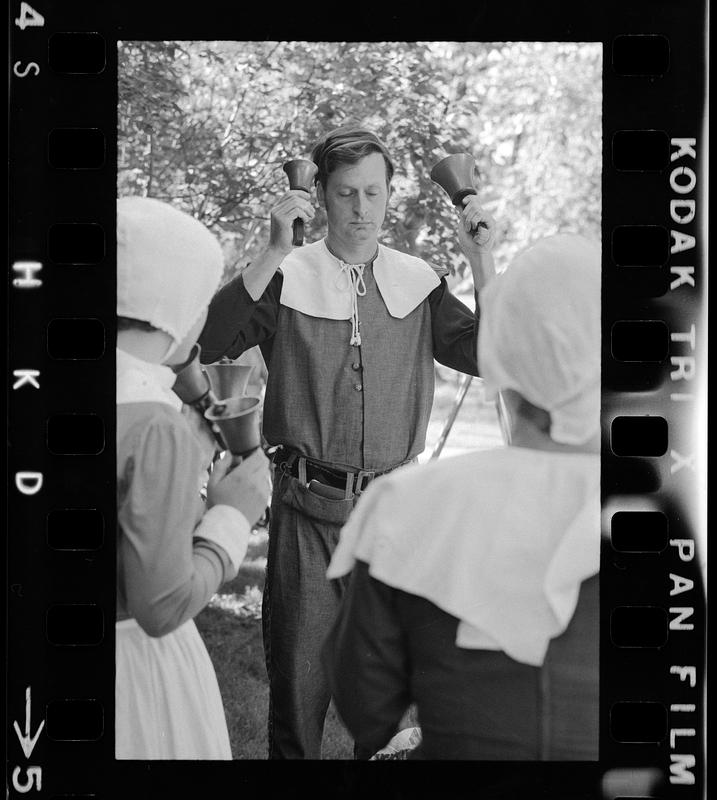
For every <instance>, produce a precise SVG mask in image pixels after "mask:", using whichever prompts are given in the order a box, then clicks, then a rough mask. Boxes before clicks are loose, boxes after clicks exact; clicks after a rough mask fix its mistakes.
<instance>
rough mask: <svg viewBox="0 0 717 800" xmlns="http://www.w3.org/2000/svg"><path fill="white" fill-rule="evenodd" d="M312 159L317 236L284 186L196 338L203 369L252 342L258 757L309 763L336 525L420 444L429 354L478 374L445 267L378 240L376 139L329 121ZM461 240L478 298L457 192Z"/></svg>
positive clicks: (387, 170)
mask: <svg viewBox="0 0 717 800" xmlns="http://www.w3.org/2000/svg"><path fill="white" fill-rule="evenodd" d="M312 159H313V161H314V162H315V163H316V164H317V166H318V172H317V174H316V179H315V180H316V187H317V196H318V201H319V203H320V204H321V206H322V207H323V208H325V210H326V215H327V220H328V226H327V227H328V230H327V235H326V237H325V238H323V239H321V240H319V241H317V242H314V243H312V244H308V245H304V246H301V247H296V248H293V247H292V223H293V221H294V220H295V219H296V218H301V219H302V220H304V222H310V221H311V219H312V218H313V216H314V210H313V207H312V204H311V202H310V195H309V194H308V193H307V192H305V191H303V190H300V189H294V190H290V191H288V192H287V193H286V194H285V195H284V196H283V197H282V198H281V199H280V200H279V201H278V202H277V203H276V205H275V206H274V208H273V209H272V212H271V230H270V235H269V243H268V245H267V247H266V249H265V250H264V251H263V252H262V253H260V255H259V256H258V257H257V259H256V260H255V261H254V262H253V263H252V264H251V265H249V266H248V267H247V268H246V269H245V270H244V271H243V272H242V273H241V274H240V275H238V276H237V277H236V278H234V279H233V280H231V281H230V282H229V283H227V284H226V285H225V286H224V287H222V289H221V290H220V291H219V292H218V293H217V294H216V295H215V297H214V299H213V300H212V302H211V305H210V308H209V315H208V319H207V323H206V325H205V327H204V330H203V332H202V334H201V336H200V338H199V343H200V344H201V346H202V360H203V361H205V362H206V363H211V362H213V361H216V360H218V359H219V358H221V357H222V356H228V357H230V358H236V357H237V356H238V355H239V354H240V353H242V352H244V351H245V350H246V349H248V348H249V347H252V346H253V345H257V344H258V345H259V346H260V348H261V350H262V353H263V355H264V360H265V362H266V364H267V368H268V381H267V386H266V395H265V405H264V417H263V435H264V437H265V439H266V440H267V442H268V443H269V444H270V445H272V446H276V447H277V450H276V452H275V454H274V465H275V472H274V488H273V497H272V504H271V525H270V531H269V551H268V558H267V572H266V583H265V589H264V598H263V633H264V648H265V655H266V665H267V671H268V675H269V684H270V707H269V757H270V758H312V759H318V758H320V757H321V739H322V734H323V727H324V719H325V716H326V711H327V709H328V706H329V702H330V699H331V695H330V691H329V688H328V684H327V681H326V678H325V676H324V674H323V671H322V667H321V663H320V650H321V645H322V643H323V640H324V638H325V636H326V633H327V631H328V629H329V627H330V625H331V623H332V622H333V619H334V617H335V614H336V611H337V609H338V606H339V602H340V600H341V597H342V596H343V593H344V591H345V588H346V585H347V584H346V581H345V580H339V581H328V580H327V579H326V569H327V567H328V564H329V561H330V559H331V555H332V553H333V551H334V549H335V547H336V544H337V542H338V538H339V532H340V529H341V527H342V525H343V524H344V523H345V522H346V520H347V519H348V516H349V514H350V512H351V510H352V508H353V506H354V504H355V502H356V501H357V499H358V497H359V496H360V494H361V492H362V491H363V489H365V487H366V486H367V485H368V483H369V482H370V481H371V480H373V479H374V478H375V477H376V476H378V475H381V474H384V473H387V472H390V471H391V470H393V469H395V468H396V467H399V466H401V465H403V464H407V463H410V462H411V461H415V460H416V458H417V456H418V455H419V453H421V452H422V451H423V450H424V448H425V437H426V429H427V426H428V421H429V417H430V412H431V406H432V402H433V393H434V359H436V360H437V361H439V362H440V363H442V364H444V365H446V366H448V367H452V368H454V369H456V370H459V371H461V372H465V373H469V374H472V375H477V374H478V370H477V364H476V340H477V332H478V318H477V312H476V313H473V312H472V311H471V310H470V309H469V308H467V307H466V306H465V305H464V304H463V303H461V302H460V301H459V300H458V299H457V298H455V297H454V296H453V295H452V294H451V293H450V291H449V290H448V287H447V284H446V281H445V277H444V275H445V271H444V270H441V269H440V268H437V267H434V266H432V265H430V264H428V263H427V262H425V261H423V260H422V259H420V258H416V257H414V256H411V255H408V254H406V253H402V252H399V251H397V250H394V249H391V248H388V247H386V246H384V245H382V244H380V243H379V242H378V235H379V231H380V229H381V226H382V224H383V221H384V217H385V215H386V209H387V205H388V200H389V196H390V191H391V177H392V175H393V164H392V162H391V158H390V155H389V153H388V151H387V150H386V147H385V146H384V145H383V143H382V142H381V141H380V140H379V139H378V138H377V137H376V136H375V135H374V134H373V133H371V132H369V131H366V130H362V129H357V128H340V129H338V130H335V131H331V132H330V133H328V134H327V135H325V136H324V137H323V138H322V139H321V141H320V142H319V143H318V144H317V145H316V147H315V148H314V150H313V152H312ZM479 222H482V223H483V225H482V226H480V227H479V226H478V223H479ZM476 231H477V232H476ZM458 235H459V241H460V244H461V246H462V249H463V251H464V253H465V254H466V257H467V258H468V261H469V263H470V265H471V269H472V273H473V280H474V284H475V289H476V292H478V291H479V290H480V288H481V287H482V286H483V284H484V283H485V282H486V276H488V275H490V274H491V273H492V272H493V270H494V267H493V261H492V255H491V249H492V245H493V224H492V220H491V219H490V217H489V216H488V215H487V214H486V213H485V212H483V211H482V209H481V208H480V204H479V202H478V198H477V196H471V197H469V198H467V199H466V200H465V207H464V208H463V210H462V211H461V216H460V221H459V225H458ZM477 308H478V303H477V302H476V309H477ZM363 755H366V756H368V755H370V754H368V753H366V754H363Z"/></svg>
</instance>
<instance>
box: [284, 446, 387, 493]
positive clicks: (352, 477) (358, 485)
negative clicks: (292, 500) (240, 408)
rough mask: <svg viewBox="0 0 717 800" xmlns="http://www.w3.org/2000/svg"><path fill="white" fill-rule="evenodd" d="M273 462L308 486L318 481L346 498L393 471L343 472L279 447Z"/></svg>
mask: <svg viewBox="0 0 717 800" xmlns="http://www.w3.org/2000/svg"><path fill="white" fill-rule="evenodd" d="M271 460H272V461H273V463H274V464H276V465H277V467H279V468H281V469H283V470H284V472H285V473H286V474H288V475H291V476H293V477H294V478H298V479H299V480H300V481H302V483H305V484H308V483H309V482H310V481H312V480H314V481H318V482H319V483H323V484H325V485H326V486H333V487H335V488H337V489H343V490H345V491H346V496H347V497H348V496H350V495H351V494H356V495H359V494H361V492H363V491H364V489H365V488H366V487H367V486H368V485H369V483H371V481H372V480H373V479H374V478H377V477H378V476H379V475H385V474H386V473H387V472H391V469H395V467H392V468H391V469H387V470H382V471H379V472H377V471H375V470H363V469H361V470H343V469H337V468H336V467H329V466H327V465H326V464H323V463H322V462H320V461H314V460H313V459H310V458H307V457H306V456H302V455H301V453H298V452H296V451H295V450H287V449H286V448H284V447H278V448H277V449H276V450H275V451H274V453H273V454H272V456H271Z"/></svg>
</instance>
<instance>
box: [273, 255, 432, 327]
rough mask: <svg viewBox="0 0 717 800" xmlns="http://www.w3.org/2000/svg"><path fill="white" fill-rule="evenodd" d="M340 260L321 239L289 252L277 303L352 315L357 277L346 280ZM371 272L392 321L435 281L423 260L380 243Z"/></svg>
mask: <svg viewBox="0 0 717 800" xmlns="http://www.w3.org/2000/svg"><path fill="white" fill-rule="evenodd" d="M341 263H342V262H341V260H340V259H339V258H337V257H336V256H334V255H333V254H332V253H331V251H330V250H329V249H328V247H327V245H326V240H325V239H321V240H319V241H318V242H313V243H312V244H308V245H304V246H303V247H297V248H295V249H294V250H292V252H291V253H289V255H288V256H287V257H286V258H285V259H284V261H283V262H282V264H281V271H282V274H283V276H284V279H283V285H282V290H281V304H282V305H284V306H287V307H288V308H293V309H295V310H296V311H301V312H302V313H304V314H308V315H309V316H311V317H321V318H323V319H351V318H352V312H353V310H354V309H353V305H354V302H355V297H356V281H353V282H352V281H351V280H349V279H347V275H346V271H345V270H344V271H342V268H341ZM373 274H374V278H375V280H376V285H377V286H378V290H379V292H380V294H381V297H382V299H383V302H384V303H385V305H386V308H387V309H388V312H389V314H391V316H392V317H395V318H396V319H403V318H404V317H405V316H407V315H408V314H410V313H411V311H413V309H414V308H416V307H417V306H418V305H419V304H420V303H421V302H423V300H425V299H426V297H427V296H428V295H429V294H430V293H431V292H432V291H433V289H435V288H436V286H438V285H439V283H440V280H439V278H438V276H437V274H436V272H435V270H434V269H433V268H432V267H431V266H430V265H429V264H427V263H426V262H425V261H423V260H422V259H420V258H416V257H415V256H411V255H408V254H407V253H402V252H400V251H399V250H393V249H392V248H390V247H385V246H384V245H382V244H379V246H378V254H377V256H376V258H375V260H374V262H373Z"/></svg>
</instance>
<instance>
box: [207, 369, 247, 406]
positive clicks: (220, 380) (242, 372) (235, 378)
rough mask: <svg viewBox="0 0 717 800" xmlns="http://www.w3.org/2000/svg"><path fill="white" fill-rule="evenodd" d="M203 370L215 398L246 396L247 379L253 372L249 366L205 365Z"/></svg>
mask: <svg viewBox="0 0 717 800" xmlns="http://www.w3.org/2000/svg"><path fill="white" fill-rule="evenodd" d="M204 369H205V370H206V371H207V373H208V374H209V379H210V380H211V383H212V386H213V387H214V392H215V394H216V395H217V397H220V398H227V397H240V396H242V395H244V394H246V387H247V385H248V384H249V378H250V377H251V373H252V372H253V371H254V367H253V366H252V365H251V364H231V363H229V364H222V363H217V364H207V365H206V366H205V367H204Z"/></svg>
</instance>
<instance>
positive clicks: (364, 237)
mask: <svg viewBox="0 0 717 800" xmlns="http://www.w3.org/2000/svg"><path fill="white" fill-rule="evenodd" d="M388 197H389V190H388V187H387V186H386V163H385V161H384V160H383V156H382V155H381V154H380V153H370V154H369V155H367V156H365V157H364V158H362V159H361V160H360V161H358V162H356V163H355V164H347V165H346V166H342V167H338V168H337V169H336V170H334V171H333V172H332V173H331V174H330V175H329V176H328V178H327V181H326V191H324V190H323V188H322V187H321V185H319V187H318V198H319V202H320V203H321V204H322V205H323V206H324V207H325V208H326V216H327V219H328V227H329V233H330V234H331V236H332V237H334V238H335V239H337V240H338V241H339V242H341V243H343V244H345V245H349V246H355V245H361V244H366V243H371V242H375V241H376V239H377V237H378V232H379V230H380V229H381V225H383V220H384V217H385V216H386V206H387V203H388Z"/></svg>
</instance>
